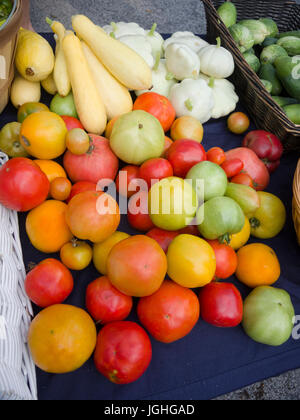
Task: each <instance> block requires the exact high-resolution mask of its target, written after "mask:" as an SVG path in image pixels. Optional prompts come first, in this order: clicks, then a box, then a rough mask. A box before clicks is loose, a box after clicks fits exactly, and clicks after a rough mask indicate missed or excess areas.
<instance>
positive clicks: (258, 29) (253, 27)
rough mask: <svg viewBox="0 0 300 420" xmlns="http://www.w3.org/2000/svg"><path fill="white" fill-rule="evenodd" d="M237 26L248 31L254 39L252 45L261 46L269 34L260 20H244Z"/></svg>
mask: <svg viewBox="0 0 300 420" xmlns="http://www.w3.org/2000/svg"><path fill="white" fill-rule="evenodd" d="M239 24H240V25H243V26H246V28H248V29H249V31H250V32H251V34H252V36H253V39H254V45H258V44H262V43H263V42H264V40H265V39H266V37H267V36H268V34H269V31H268V29H267V27H266V25H265V24H264V23H263V22H261V21H260V20H255V19H246V20H241V21H240V22H239Z"/></svg>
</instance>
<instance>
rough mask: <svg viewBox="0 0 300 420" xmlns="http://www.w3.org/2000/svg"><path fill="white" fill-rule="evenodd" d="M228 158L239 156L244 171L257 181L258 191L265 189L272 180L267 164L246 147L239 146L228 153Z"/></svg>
mask: <svg viewBox="0 0 300 420" xmlns="http://www.w3.org/2000/svg"><path fill="white" fill-rule="evenodd" d="M226 158H227V160H231V159H235V158H238V159H240V160H241V161H242V162H243V164H244V169H243V172H244V173H246V174H248V175H249V176H250V177H251V178H252V179H253V182H254V183H255V184H254V185H255V189H256V190H257V191H264V190H265V189H266V188H267V186H268V185H269V182H270V174H269V172H268V169H267V168H266V165H265V164H264V163H263V161H261V160H260V159H259V158H258V157H257V155H256V154H255V153H254V152H253V151H252V150H251V149H248V148H246V147H239V148H237V149H233V150H230V151H229V152H227V153H226Z"/></svg>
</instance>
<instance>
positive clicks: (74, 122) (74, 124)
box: [61, 115, 84, 131]
mask: <svg viewBox="0 0 300 420" xmlns="http://www.w3.org/2000/svg"><path fill="white" fill-rule="evenodd" d="M61 118H62V119H63V120H64V122H65V124H66V127H67V130H68V131H71V130H73V128H81V129H82V130H84V127H83V125H82V124H81V122H80V121H79V120H78V119H77V118H74V117H68V116H67V115H63V116H62V117H61Z"/></svg>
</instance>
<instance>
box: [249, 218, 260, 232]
mask: <svg viewBox="0 0 300 420" xmlns="http://www.w3.org/2000/svg"><path fill="white" fill-rule="evenodd" d="M249 221H250V225H251V227H252V228H253V229H257V228H259V227H260V225H261V223H260V221H259V220H258V219H257V218H256V217H252V218H251V219H250V220H249Z"/></svg>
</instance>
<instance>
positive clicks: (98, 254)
mask: <svg viewBox="0 0 300 420" xmlns="http://www.w3.org/2000/svg"><path fill="white" fill-rule="evenodd" d="M129 237H130V235H128V234H127V233H123V232H115V233H114V234H113V235H112V236H110V237H109V238H108V239H106V241H104V242H100V243H98V244H95V245H94V250H93V261H94V265H95V267H96V269H97V270H98V271H99V273H101V274H103V275H106V274H107V266H106V265H107V259H108V256H109V253H110V251H111V250H112V248H113V247H114V246H115V245H116V244H118V243H119V242H121V241H123V240H124V239H128V238H129Z"/></svg>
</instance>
